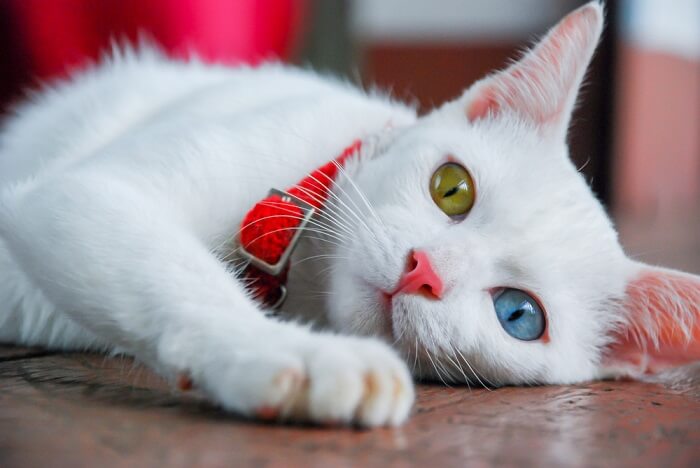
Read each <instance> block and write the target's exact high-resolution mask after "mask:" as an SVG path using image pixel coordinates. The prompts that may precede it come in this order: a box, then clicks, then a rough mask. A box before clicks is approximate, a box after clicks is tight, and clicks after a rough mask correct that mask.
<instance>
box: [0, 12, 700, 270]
mask: <svg viewBox="0 0 700 468" xmlns="http://www.w3.org/2000/svg"><path fill="white" fill-rule="evenodd" d="M583 3H585V2H582V1H577V0H517V1H516V0H381V1H379V0H315V1H314V0H0V114H4V113H6V112H8V109H11V106H12V105H13V104H14V103H16V102H18V101H19V100H21V98H22V96H23V95H24V93H25V91H26V90H27V89H31V88H36V87H37V86H38V85H39V83H41V82H45V81H50V80H52V79H56V78H60V77H65V76H66V75H67V74H69V73H71V72H72V71H75V70H79V69H80V68H82V67H85V66H87V65H89V64H90V63H92V62H94V61H95V60H97V59H98V57H99V56H100V54H101V53H102V52H103V51H104V50H105V49H108V48H109V47H110V44H111V43H112V42H113V41H115V40H116V41H118V42H123V41H131V42H138V40H139V39H140V38H146V39H149V40H152V41H155V42H156V43H158V44H160V45H161V47H162V48H163V49H164V50H165V51H167V53H168V54H170V55H172V56H175V57H186V56H188V55H189V54H191V53H193V52H194V53H196V54H197V55H199V56H200V57H202V58H203V59H205V60H207V61H212V62H225V63H232V64H235V63H252V64H256V63H260V62H261V61H264V60H269V59H281V60H285V61H288V62H291V63H296V64H300V65H304V66H306V65H308V66H312V67H314V68H316V69H319V70H323V71H328V72H332V73H335V74H338V75H341V76H345V77H347V78H348V79H350V80H352V81H353V82H356V83H358V84H359V85H361V86H364V87H369V86H374V85H377V86H379V87H380V88H383V89H385V90H388V91H390V92H391V93H392V94H393V95H394V96H396V97H399V98H401V99H404V100H407V101H411V102H415V103H416V104H417V105H418V106H419V108H420V109H421V110H422V111H428V110H430V109H431V108H432V107H434V106H436V105H439V104H440V103H442V102H443V101H445V100H446V99H450V98H454V97H456V96H457V95H459V94H460V92H461V91H462V89H463V88H465V87H466V86H468V85H469V84H470V83H472V82H473V81H475V80H476V79H478V78H479V77H481V76H483V75H484V74H486V73H488V72H489V71H491V70H493V69H496V68H500V67H503V66H504V65H506V64H507V63H508V60H509V59H511V58H513V57H517V56H518V54H519V52H521V51H522V49H523V47H524V46H526V45H529V44H531V43H532V42H533V41H534V40H535V39H536V38H537V37H538V36H539V35H541V34H543V33H544V32H545V31H546V30H547V28H548V27H550V26H552V25H553V24H554V23H556V21H557V20H558V19H559V18H561V17H562V16H563V15H565V14H566V13H567V12H568V11H570V10H572V9H574V8H576V7H577V6H579V5H580V4H583ZM606 5H607V6H606V9H607V27H606V30H605V34H604V37H603V40H602V43H601V46H600V48H599V49H598V52H597V54H596V57H595V60H594V63H593V66H592V68H591V70H590V73H589V78H588V80H587V84H586V86H585V88H584V90H583V93H582V98H581V105H580V106H579V108H578V109H577V111H576V116H575V118H574V121H573V127H572V130H571V133H570V143H571V149H572V158H573V159H574V161H575V163H576V165H577V167H580V168H581V171H582V172H583V173H584V174H585V176H586V177H587V179H588V181H589V182H590V185H591V187H592V189H593V190H594V192H595V193H596V195H597V196H598V197H599V198H600V199H601V200H602V201H603V203H604V204H605V205H606V207H607V208H608V210H609V211H610V212H611V214H613V216H614V217H615V218H616V220H617V222H618V226H619V228H620V231H621V235H622V238H623V241H624V243H625V245H626V247H627V249H628V251H629V252H631V253H632V254H633V255H635V256H637V257H639V258H641V259H643V260H646V261H651V262H656V263H664V264H666V265H669V266H675V267H678V268H683V269H686V270H690V271H694V272H696V273H700V0H673V1H667V0H620V1H613V0H610V1H608V2H606ZM37 138H41V136H40V135H37Z"/></svg>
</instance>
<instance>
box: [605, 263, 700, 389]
mask: <svg viewBox="0 0 700 468" xmlns="http://www.w3.org/2000/svg"><path fill="white" fill-rule="evenodd" d="M635 265H636V266H635V270H636V271H635V272H634V274H633V275H632V277H631V278H630V280H629V281H628V283H627V291H626V294H625V299H624V300H623V302H622V303H621V304H620V314H621V316H620V318H621V320H620V323H619V324H618V326H617V327H616V328H615V332H614V333H613V335H612V336H611V337H610V338H611V341H610V343H609V344H608V346H607V347H606V348H605V349H604V350H603V367H604V368H607V369H613V370H614V371H613V374H616V373H620V372H622V373H626V374H628V375H632V376H636V375H639V374H643V373H655V372H658V371H661V370H664V369H666V368H668V367H674V366H679V365H684V364H689V363H692V362H695V361H700V276H697V275H691V274H689V273H683V272H680V271H675V270H670V269H667V268H659V267H653V266H649V265H644V264H635Z"/></svg>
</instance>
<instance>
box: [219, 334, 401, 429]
mask: <svg viewBox="0 0 700 468" xmlns="http://www.w3.org/2000/svg"><path fill="white" fill-rule="evenodd" d="M212 377H213V379H212ZM207 380H209V381H208V382H206V384H205V386H206V387H207V388H206V390H208V391H209V393H210V394H212V396H213V397H214V398H215V399H216V400H218V401H219V402H220V403H221V404H223V406H224V407H226V408H227V409H230V410H233V411H236V412H240V413H243V414H246V415H249V416H252V417H256V418H259V419H265V420H282V421H284V420H291V421H304V422H314V423H319V424H354V425H359V426H367V427H372V426H383V425H392V426H393V425H397V424H400V423H402V422H404V421H405V420H406V418H407V417H408V414H409V412H410V410H411V406H412V403H413V400H414V389H413V382H412V380H411V376H410V373H409V372H408V369H407V367H406V364H405V363H404V362H403V361H402V360H401V359H400V358H399V357H398V356H397V355H396V354H395V353H394V352H393V351H392V350H391V349H390V348H389V347H388V346H386V345H385V344H383V343H380V342H378V341H375V340H371V339H363V338H349V337H331V336H315V337H314V339H312V340H310V342H309V343H305V344H294V345H290V346H280V347H278V346H272V347H269V348H268V349H267V350H266V351H263V352H255V353H251V354H249V355H247V356H240V355H239V356H238V357H237V359H236V360H235V362H233V363H232V365H230V366H226V368H225V369H220V370H219V372H218V374H217V375H215V376H210V378H209V379H207Z"/></svg>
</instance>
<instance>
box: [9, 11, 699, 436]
mask: <svg viewBox="0 0 700 468" xmlns="http://www.w3.org/2000/svg"><path fill="white" fill-rule="evenodd" d="M601 24H602V17H601V9H600V7H599V6H598V5H597V4H590V5H588V6H587V7H584V8H583V9H581V10H578V11H577V12H576V13H574V14H572V15H571V16H570V17H569V18H567V19H566V20H564V22H562V23H561V25H560V26H559V29H558V30H554V31H553V32H552V33H550V36H548V38H547V39H545V41H544V44H545V45H544V46H541V49H542V50H540V53H539V55H540V56H538V55H537V54H538V52H537V50H535V52H533V53H532V54H533V57H534V58H535V59H536V60H535V64H534V65H533V64H530V65H528V64H527V63H526V64H525V66H526V67H529V68H525V69H524V71H525V72H532V71H533V70H534V72H537V71H539V72H541V74H540V75H537V76H534V79H533V77H529V78H530V79H529V81H526V80H525V81H526V82H525V84H523V85H522V87H521V85H519V84H518V83H516V82H514V81H512V80H511V76H509V75H508V71H506V72H504V75H502V76H503V77H501V75H496V76H495V77H494V78H492V79H490V80H488V81H485V82H481V83H479V84H477V85H476V86H475V87H474V88H472V90H470V91H468V92H467V93H466V94H465V96H463V97H462V98H460V99H459V100H457V101H455V102H453V103H450V104H448V105H446V106H444V107H443V108H442V109H440V110H438V111H436V112H434V113H433V114H431V115H429V116H427V117H423V118H420V119H419V118H418V117H417V116H416V113H415V111H414V110H413V109H411V108H408V107H406V106H404V105H401V104H398V103H394V102H391V101H390V100H388V99H387V98H385V97H382V96H379V95H367V94H365V93H363V92H361V91H359V90H357V89H355V88H353V87H352V86H349V85H346V84H343V83H340V82H337V81H334V80H329V79H327V78H322V77H319V76H317V75H314V74H313V73H309V72H302V71H299V70H296V69H292V68H286V67H282V66H278V65H268V66H263V67H261V68H257V69H248V68H236V69H230V68H225V67H212V66H205V65H201V64H197V63H174V62H170V61H168V60H165V59H163V58H161V57H158V56H157V54H152V53H138V54H135V53H125V54H121V55H119V54H118V55H117V56H115V57H114V58H113V59H112V62H111V63H110V64H106V65H104V66H102V67H100V68H98V69H96V70H94V71H91V72H89V73H88V74H86V75H84V76H82V77H81V78H79V79H78V80H76V81H75V82H73V83H69V84H63V85H60V86H58V87H56V88H54V89H52V90H50V91H47V92H45V93H44V94H42V95H40V96H38V97H37V98H36V99H35V100H34V102H33V103H32V104H30V105H28V106H25V107H23V108H20V111H19V115H18V116H17V117H15V118H14V119H12V120H11V121H10V122H9V124H8V125H6V127H5V129H4V132H3V136H2V140H1V146H0V306H1V307H2V309H1V310H0V341H4V342H8V341H9V342H16V343H22V344H30V345H42V346H48V347H52V348H58V349H71V348H78V349H86V348H90V349H103V350H119V351H122V352H126V353H128V354H131V355H134V356H135V357H137V358H138V359H140V360H142V361H143V362H145V363H146V364H148V365H150V366H152V367H153V368H155V369H157V370H158V371H159V372H161V373H162V374H163V375H164V376H166V377H168V378H170V379H173V380H175V379H176V378H177V377H178V376H182V375H186V376H188V378H191V379H192V381H194V383H195V384H196V385H198V386H199V387H200V388H202V389H203V390H204V391H205V392H206V393H207V394H208V395H209V396H210V397H211V398H213V399H214V400H216V401H217V402H219V403H221V404H222V405H223V406H224V407H226V408H228V409H231V410H235V411H238V412H242V413H244V414H252V415H256V414H257V415H258V416H260V417H280V418H286V417H294V418H298V419H304V420H313V421H329V420H332V421H346V422H357V423H360V424H366V425H377V424H386V423H398V422H400V421H402V420H403V419H404V418H405V417H406V415H407V414H408V411H409V409H410V405H411V402H412V399H413V390H412V385H411V382H410V376H409V372H408V369H407V366H406V364H405V363H404V362H403V361H402V360H401V359H400V358H399V356H398V355H397V353H396V352H395V351H393V350H392V349H391V348H390V347H389V345H388V344H384V343H381V342H379V340H376V339H373V338H357V337H346V336H336V335H331V334H327V333H326V334H323V333H320V332H316V331H313V332H312V331H311V330H310V329H308V328H307V327H306V326H303V325H297V324H296V323H281V322H280V321H278V320H273V319H269V318H266V317H265V316H264V313H263V310H262V308H261V307H259V305H258V304H256V303H255V302H254V301H253V300H252V299H251V298H250V297H249V295H248V293H247V292H246V288H245V285H244V284H243V283H242V282H241V281H239V280H238V279H237V278H236V277H235V276H234V274H233V273H232V271H230V268H228V267H227V265H226V262H225V261H224V259H226V260H227V259H229V258H235V255H234V254H235V251H236V249H237V248H238V246H237V245H236V236H235V235H236V233H237V232H238V230H239V228H240V225H241V221H242V219H243V217H244V215H245V214H246V212H247V211H248V210H249V209H250V208H251V207H252V206H253V205H254V204H255V203H256V202H257V201H258V200H260V199H261V198H263V197H264V196H265V195H266V193H267V191H268V190H269V189H270V188H279V189H284V188H286V187H289V186H291V185H293V184H295V183H296V182H297V181H299V179H301V178H302V177H304V176H305V175H306V174H307V173H309V172H310V171H313V170H314V169H315V168H317V167H318V166H319V165H322V164H324V163H326V162H328V161H329V160H331V159H333V158H334V157H335V156H337V155H338V154H339V153H340V152H341V151H343V149H344V148H345V147H346V146H348V145H349V144H350V143H352V142H353V141H354V140H355V139H357V138H363V139H365V141H367V142H370V141H371V142H373V143H367V145H366V149H365V150H363V151H364V153H363V154H362V156H361V157H359V158H356V159H355V160H354V161H352V162H351V163H350V165H349V167H348V168H346V171H347V175H344V176H343V177H341V178H339V180H338V182H337V184H336V186H335V187H334V189H333V190H334V194H333V196H332V201H331V202H330V203H329V204H330V206H329V207H327V209H326V210H325V215H324V214H322V215H321V217H320V218H317V220H316V221H315V224H314V225H312V228H313V229H315V231H314V230H310V231H309V232H311V233H313V232H316V236H308V237H309V239H306V240H305V241H304V243H303V245H301V246H300V248H299V249H298V250H297V251H296V253H295V256H294V260H293V262H292V269H291V272H290V281H289V285H288V286H289V290H290V295H289V298H288V300H287V301H286V302H285V304H284V307H283V310H282V313H281V316H282V317H283V318H284V319H289V320H294V319H295V318H298V319H304V320H309V319H310V320H313V321H314V322H316V323H318V324H329V325H330V326H331V327H332V328H334V329H336V330H338V331H341V332H346V333H354V334H363V335H378V336H380V337H385V338H388V341H389V342H394V344H395V345H396V348H397V349H398V351H399V354H400V355H401V357H403V358H404V359H403V360H404V361H407V362H408V364H409V366H411V367H412V368H413V370H414V372H415V373H416V374H420V375H425V376H432V377H435V378H445V379H447V378H449V379H451V380H466V379H468V380H472V381H479V380H480V379H481V378H483V379H487V380H489V381H491V382H494V383H496V384H498V383H531V382H540V383H566V382H574V381H580V380H585V379H591V378H596V377H599V376H601V375H604V374H608V373H611V372H613V369H617V368H618V367H619V365H620V363H621V362H623V363H624V364H629V363H630V362H629V361H633V362H632V364H634V365H635V366H637V367H639V370H642V371H643V370H646V369H648V368H651V367H652V366H650V365H647V363H646V361H644V362H643V363H639V362H637V360H636V359H637V357H638V354H639V352H641V353H642V354H644V355H645V356H646V355H647V354H653V353H647V352H646V351H647V343H646V341H645V338H648V340H647V341H649V342H650V343H654V346H655V347H656V349H657V351H658V352H657V354H663V352H664V350H665V346H666V341H664V340H665V338H664V335H663V333H664V329H663V328H662V327H660V326H659V327H658V328H659V329H657V328H655V326H652V325H650V326H649V330H648V331H646V332H640V331H639V330H640V329H639V327H640V325H639V323H642V322H643V323H647V324H650V323H651V322H654V320H652V319H654V318H655V317H657V315H659V314H657V310H656V306H657V305H658V303H660V302H659V301H656V300H655V299H653V297H652V295H649V294H647V295H644V294H642V296H643V298H649V297H652V299H649V300H648V301H647V302H646V307H647V309H648V311H647V312H648V313H647V312H644V313H645V314H646V315H644V317H645V318H644V319H643V320H642V321H641V322H639V321H635V320H634V319H630V318H629V311H628V310H621V309H620V305H619V304H620V303H625V301H627V298H629V297H631V295H630V293H629V291H630V285H634V286H633V290H635V291H636V289H634V288H637V287H639V288H644V287H647V288H650V289H653V290H654V291H657V290H658V291H660V292H659V294H662V295H663V293H664V292H668V291H672V293H673V294H675V296H678V295H679V294H678V291H680V290H681V289H682V290H683V291H685V290H686V289H684V288H689V289H688V292H687V294H686V296H687V297H681V298H680V299H678V300H676V299H675V296H674V300H675V302H673V301H670V302H667V303H666V304H664V305H668V304H671V305H670V306H669V307H667V309H669V310H667V312H668V314H670V315H673V316H674V317H676V318H677V321H678V324H679V325H677V326H678V327H679V329H680V330H681V332H682V333H681V335H682V334H683V333H685V335H684V336H686V337H687V338H688V339H687V341H688V342H689V343H691V345H690V348H689V349H690V351H689V352H688V355H689V357H688V359H686V360H692V359H694V358H697V356H695V354H693V353H695V352H696V350H695V348H693V346H695V345H694V344H692V341H693V337H694V334H695V333H696V331H697V329H699V328H698V325H697V319H696V315H697V313H698V312H697V307H698V304H697V302H698V297H700V292H698V291H699V290H700V288H698V286H697V284H698V282H697V279H696V278H694V277H692V276H690V275H683V274H681V273H676V272H666V271H663V270H653V275H652V273H651V272H652V270H647V269H646V267H642V266H640V265H638V264H636V263H634V262H632V261H630V260H627V258H626V257H625V256H624V254H623V252H622V249H621V248H620V246H619V244H618V243H617V239H616V235H615V232H614V230H613V228H612V227H611V225H610V222H609V221H608V219H607V217H606V215H605V213H604V212H603V210H602V208H601V207H600V205H599V204H598V203H597V201H595V199H594V198H593V197H592V196H591V195H590V193H589V191H588V188H587V187H586V184H585V181H584V180H583V179H582V178H581V176H580V175H579V174H577V173H576V170H575V168H574V167H573V166H572V165H571V164H570V162H569V161H568V159H567V158H566V156H567V151H566V146H565V140H564V136H565V133H566V127H567V125H568V116H569V114H570V112H571V108H572V107H573V102H574V99H575V95H576V90H577V88H578V85H579V83H580V80H581V78H582V76H583V72H584V70H585V67H586V64H587V62H588V60H589V59H590V55H591V54H592V51H593V48H594V46H595V43H596V41H597V38H598V35H599V34H600V28H601ZM547 41H548V42H547ZM553 51H554V52H553ZM557 54H560V56H557ZM553 56H554V58H552V57H553ZM548 58H549V59H551V62H552V63H550V64H549V67H550V68H553V69H555V70H547V59H548ZM531 61H532V60H531ZM543 63H544V64H545V65H544V66H543V65H542V64H543ZM514 67H515V68H514V71H515V72H518V69H517V65H516V66H514ZM538 67H539V68H538ZM562 69H565V71H563V72H562ZM509 70H510V69H509ZM556 70H559V71H560V72H561V76H557V78H553V77H552V76H550V75H547V73H549V72H551V73H557V71H556ZM522 71H523V70H520V75H522V74H523V73H522ZM514 75H515V73H513V75H512V76H514ZM499 77H501V78H499ZM499 79H500V81H499ZM509 80H511V81H509ZM538 80H540V82H539V83H538ZM552 80H554V81H552ZM533 83H534V85H533ZM545 85H547V87H545ZM526 86H531V87H532V86H535V87H537V86H540V87H539V88H538V89H539V95H538V93H537V92H532V89H529V90H528V89H525V88H526ZM550 88H551V89H550ZM524 89H525V91H523V90H524ZM484 90H486V91H484ZM504 90H505V91H504ZM543 90H545V91H546V93H550V92H551V95H546V96H545V95H544V94H543V93H542V91H543ZM503 92H505V93H506V94H507V98H505V99H502V100H499V93H503ZM546 93H545V94H546ZM533 96H535V97H533ZM538 97H539V98H542V99H545V100H546V102H540V104H538V103H537V101H536V100H537V99H538ZM518 99H521V100H525V101H527V102H524V103H522V102H520V101H519V100H518ZM506 107H512V109H510V110H509V111H506V110H507V109H505V108H506ZM365 153H366V154H365ZM506 153H522V154H514V155H512V156H509V157H511V158H513V159H508V158H506V157H505V156H504V155H505V154H506ZM538 153H542V154H544V156H538V155H537V154H538ZM446 158H447V159H446ZM515 158H520V162H515V161H517V159H515ZM525 158H529V160H528V161H527V162H526V163H525V162H524V161H522V159H525ZM448 160H449V161H451V160H459V161H460V163H462V164H464V166H465V167H467V168H468V170H469V171H470V172H471V175H472V176H473V177H474V179H475V185H476V187H477V189H476V193H477V198H476V202H475V204H474V208H473V209H472V211H471V212H470V213H469V214H468V215H467V217H466V218H459V219H458V220H457V221H456V218H454V219H450V218H448V217H445V215H444V213H442V212H441V211H440V210H439V209H437V208H436V206H435V205H434V204H433V201H432V200H431V199H430V194H429V193H428V192H427V187H428V185H429V179H430V175H431V174H432V173H433V172H434V171H435V170H436V167H439V166H440V163H441V162H444V161H448ZM511 161H513V164H511ZM519 184H522V185H519ZM528 192H531V193H530V195H528ZM528 196H529V197H530V198H531V203H530V204H524V205H522V206H521V207H518V206H516V207H515V208H514V207H513V206H510V205H517V203H510V202H509V201H510V200H518V203H523V201H526V200H522V199H520V200H519V198H522V197H528ZM436 203H437V202H436ZM530 223H533V226H532V229H522V227H523V226H525V227H527V226H529V224H530ZM313 237H317V238H320V239H316V240H314V239H312V238H313ZM424 251H425V252H428V255H427V256H426V257H425V258H432V260H428V261H430V262H432V263H433V264H431V265H430V269H431V270H430V271H433V270H434V271H436V272H437V273H436V275H437V276H435V277H436V278H438V279H437V280H435V281H439V282H440V293H439V294H437V295H436V296H437V297H425V294H424V293H423V292H421V291H419V290H416V291H415V294H414V293H413V292H412V293H410V294H409V293H408V292H407V293H406V294H403V293H402V294H398V293H397V292H396V291H398V289H397V284H399V286H400V285H401V284H402V281H403V280H402V278H404V277H405V276H406V274H405V273H406V272H403V270H405V269H406V257H407V256H409V257H411V255H415V254H413V253H412V252H424ZM421 258H422V257H421ZM421 268H422V267H421ZM402 272H403V273H402ZM650 275H651V276H652V279H651V280H649V279H648V278H649V277H650ZM659 275H661V276H663V275H670V276H663V277H661V276H659ZM659 278H661V279H659ZM637 280H639V281H637ZM657 280H658V281H657ZM431 281H432V280H431ZM443 281H444V294H443V292H442V287H443ZM634 281H637V282H636V283H635V282H634ZM662 283H663V284H662ZM669 284H670V285H671V286H672V287H670V289H669V288H668V287H667V288H666V289H667V290H668V291H666V290H665V289H664V285H666V286H668V285H669ZM659 285H661V286H659ZM424 286H425V285H424ZM428 286H434V285H433V284H430V285H428ZM503 288H520V289H522V290H524V291H528V292H530V293H532V294H536V296H537V297H538V299H537V300H538V301H540V302H541V303H542V304H540V305H543V307H544V308H545V309H547V312H546V327H547V328H546V329H545V330H546V331H545V332H544V333H540V335H539V336H537V337H535V338H536V340H534V341H533V342H530V341H526V342H525V341H519V340H514V339H513V338H512V337H511V336H508V335H507V334H506V333H504V331H503V329H502V328H500V325H499V321H498V319H496V317H495V314H494V313H493V307H494V306H493V303H492V301H497V300H498V299H497V298H498V297H499V295H500V294H502V290H503ZM654 288H656V289H654ZM406 291H408V290H406ZM645 291H646V289H645ZM684 294H685V293H684ZM681 295H682V294H681ZM387 297H391V301H389V302H388V303H387ZM635 297H636V296H635ZM654 297H655V296H654ZM643 300H646V299H643ZM643 300H641V301H642V302H643ZM638 302H640V300H637V302H635V304H637V303H638ZM633 305H634V304H633ZM659 307H660V306H659ZM659 313H663V311H661V312H659ZM654 314H656V315H654ZM560 316H561V317H560ZM648 317H651V319H649V318H648ZM513 320H515V318H513ZM644 320H646V322H644ZM635 327H636V328H635ZM625 328H628V329H630V330H633V332H632V335H635V333H636V335H635V336H636V337H637V338H639V337H641V338H640V339H638V340H636V342H637V344H640V343H642V342H644V346H641V348H642V349H641V351H639V349H638V348H640V347H639V346H638V347H636V348H635V349H634V350H632V351H630V342H631V341H634V340H625V339H620V340H617V341H615V339H614V337H613V336H614V332H615V330H622V329H625ZM509 333H510V332H509ZM645 333H646V334H645ZM510 334H511V335H512V333H510ZM622 335H624V336H627V335H625V334H624V333H623V334H622ZM654 340H656V341H654ZM671 341H673V340H671ZM673 344H674V345H676V344H678V343H676V342H675V341H673ZM615 345H617V347H618V348H619V349H620V350H621V351H620V352H619V354H620V356H623V355H624V357H625V358H627V357H629V356H632V357H629V359H622V357H620V359H614V358H616V357H617V355H612V357H611V356H610V353H612V352H613V351H614V350H616V349H617V348H615ZM687 347H688V346H687V343H686V348H687ZM674 349H675V348H674ZM684 349H685V348H684ZM610 350H612V351H610ZM638 351H639V352H638ZM678 352H680V351H678V350H677V349H676V350H675V351H674V353H676V354H675V355H677V354H678ZM635 353H637V354H635ZM651 357H652V358H653V357H654V356H651ZM662 357H667V356H662ZM604 359H607V360H608V362H607V363H605V364H602V361H603V360H604ZM680 361H683V360H680ZM613 364H614V365H613ZM640 366H641V367H640ZM472 367H473V368H472ZM623 367H624V366H623ZM627 367H629V366H627Z"/></svg>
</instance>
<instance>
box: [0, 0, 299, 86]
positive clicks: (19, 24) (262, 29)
mask: <svg viewBox="0 0 700 468" xmlns="http://www.w3.org/2000/svg"><path fill="white" fill-rule="evenodd" d="M305 7H306V0H48V1H47V0H8V1H6V2H3V5H0V15H2V16H4V18H1V21H0V28H2V29H5V31H4V32H3V33H0V36H1V37H0V40H1V42H0V44H2V45H1V46H0V54H2V55H5V57H2V58H1V59H0V65H2V67H3V71H5V70H4V69H6V68H9V67H12V73H11V75H13V76H14V77H15V79H14V80H13V81H25V80H26V79H27V78H39V79H48V78H53V77H56V76H63V75H65V74H66V72H67V71H69V70H72V69H75V68H76V67H80V66H82V65H83V64H85V63H86V62H87V61H94V60H95V59H96V58H98V57H99V56H100V54H101V53H102V52H103V51H104V50H107V49H108V48H109V47H110V44H111V42H112V41H116V42H117V43H123V42H124V41H125V40H128V41H129V42H131V43H136V42H138V40H139V39H140V38H141V37H143V38H147V39H151V40H153V41H154V42H156V43H157V44H160V46H161V47H162V48H163V49H164V50H165V51H166V52H167V53H168V54H170V55H172V56H176V57H182V56H187V55H188V54H190V53H192V52H194V53H196V54H197V55H198V56H199V57H201V58H202V59H204V60H206V61H210V62H225V63H239V62H246V63H252V64H255V63H258V62H260V61H262V60H265V59H269V58H279V59H288V58H290V55H291V54H292V52H293V50H294V45H295V42H296V39H297V38H298V37H299V36H300V32H301V29H302V27H303V18H304V12H305ZM4 26H6V27H4ZM8 46H11V48H12V49H14V51H9V52H8V49H7V48H8ZM1 49H5V50H4V51H2V50H1ZM16 67H23V69H21V70H17V69H16ZM25 68H26V70H25ZM20 76H21V79H20V78H18V77H20ZM0 79H2V80H3V82H2V83H0V87H1V88H5V89H3V90H2V91H3V93H2V94H4V95H5V96H9V95H12V94H13V93H12V91H11V90H10V89H8V87H13V86H16V85H17V84H18V83H14V84H10V83H8V82H7V81H8V77H5V78H2V77H0ZM10 79H11V77H10ZM23 84H24V85H26V83H23ZM0 97H1V95H0Z"/></svg>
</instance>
